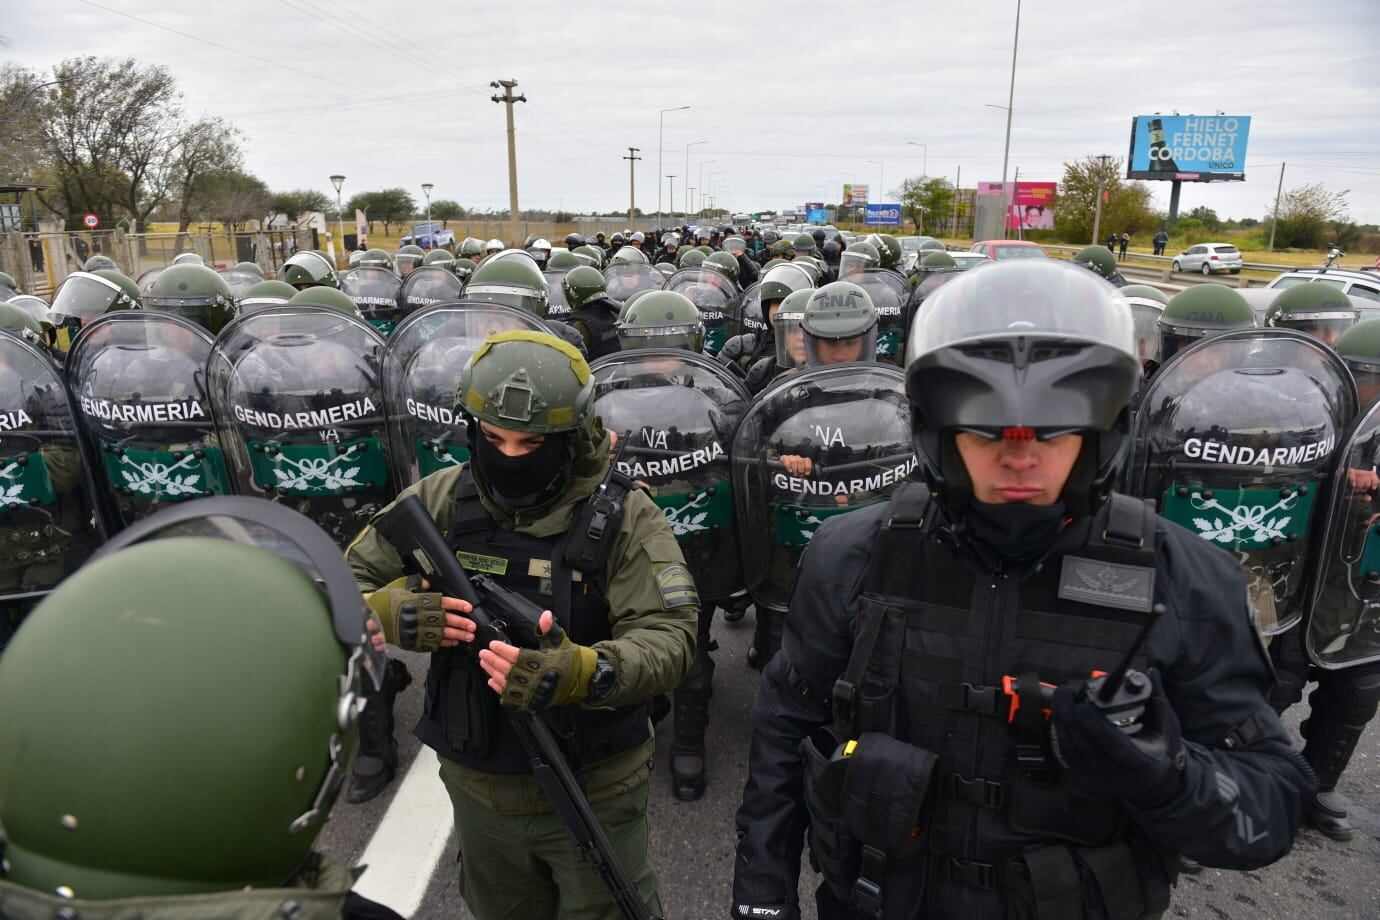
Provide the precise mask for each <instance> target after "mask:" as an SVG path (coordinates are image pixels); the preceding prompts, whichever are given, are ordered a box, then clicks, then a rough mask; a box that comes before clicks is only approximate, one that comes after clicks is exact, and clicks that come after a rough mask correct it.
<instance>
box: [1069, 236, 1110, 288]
mask: <svg viewBox="0 0 1380 920" xmlns="http://www.w3.org/2000/svg"><path fill="white" fill-rule="evenodd" d="M1073 261H1075V262H1077V263H1079V264H1080V265H1082V266H1084V267H1085V268H1090V269H1092V270H1093V271H1095V272H1097V273H1098V274H1099V275H1101V276H1102V277H1103V278H1106V279H1107V280H1108V281H1110V280H1111V279H1112V276H1113V275H1115V274H1116V273H1117V272H1116V256H1114V255H1112V251H1111V250H1110V249H1108V248H1107V247H1106V246H1103V245H1101V244H1100V243H1094V244H1093V245H1091V246H1084V247H1083V248H1082V249H1080V250H1078V254H1077V255H1076V256H1074V257H1073Z"/></svg>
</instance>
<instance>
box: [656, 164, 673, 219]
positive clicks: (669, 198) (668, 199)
mask: <svg viewBox="0 0 1380 920" xmlns="http://www.w3.org/2000/svg"><path fill="white" fill-rule="evenodd" d="M666 178H667V179H668V180H669V182H670V186H671V188H670V191H668V192H667V193H666V200H667V201H671V202H674V201H675V200H676V177H675V176H674V175H670V176H667V177H666ZM660 224H661V221H660V220H658V221H657V225H658V227H660Z"/></svg>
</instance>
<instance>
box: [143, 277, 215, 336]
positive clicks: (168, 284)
mask: <svg viewBox="0 0 1380 920" xmlns="http://www.w3.org/2000/svg"><path fill="white" fill-rule="evenodd" d="M144 309H145V310H156V311H158V312H159V313H173V314H176V315H177V316H181V317H182V318H183V319H189V320H191V321H192V322H194V323H198V324H199V325H201V326H203V327H205V328H206V330H207V331H208V332H210V333H211V334H212V335H215V334H217V333H218V332H220V330H221V328H222V327H223V326H224V325H225V324H226V323H228V322H230V320H232V319H234V318H235V312H236V311H235V295H234V294H233V293H232V292H231V290H230V285H228V284H226V283H225V279H224V278H222V277H221V276H220V275H219V274H217V273H216V272H214V271H212V270H211V269H209V268H207V267H206V266H204V265H171V266H169V267H168V269H167V271H165V272H163V274H161V275H159V276H158V280H157V281H155V282H153V287H151V288H149V292H148V293H147V294H145V295H144Z"/></svg>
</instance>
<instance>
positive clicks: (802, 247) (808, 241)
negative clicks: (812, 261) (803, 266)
mask: <svg viewBox="0 0 1380 920" xmlns="http://www.w3.org/2000/svg"><path fill="white" fill-rule="evenodd" d="M791 248H792V249H794V250H795V254H796V255H798V256H812V255H814V254H815V238H814V237H813V236H810V234H808V233H799V234H796V237H795V239H794V240H792V241H791Z"/></svg>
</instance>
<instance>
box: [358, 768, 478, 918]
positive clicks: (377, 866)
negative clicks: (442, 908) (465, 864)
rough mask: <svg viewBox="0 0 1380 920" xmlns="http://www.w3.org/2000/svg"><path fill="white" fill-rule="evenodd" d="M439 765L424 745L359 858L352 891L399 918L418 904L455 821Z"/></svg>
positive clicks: (410, 914) (408, 914) (406, 915)
mask: <svg viewBox="0 0 1380 920" xmlns="http://www.w3.org/2000/svg"><path fill="white" fill-rule="evenodd" d="M439 770H440V762H439V761H438V760H437V759H436V752H435V751H433V750H431V749H430V748H427V747H423V748H422V750H421V751H420V752H419V753H418V754H417V756H416V758H415V759H413V761H412V766H411V767H409V768H408V771H407V775H406V776H405V777H403V781H402V785H401V786H399V787H398V792H397V794H396V795H395V796H393V801H392V803H391V804H390V805H389V806H388V811H386V812H385V813H384V815H383V820H382V821H380V822H379V826H378V828H377V829H376V830H375V831H374V836H373V837H372V838H370V840H369V845H368V846H367V847H365V849H364V855H363V856H361V857H360V860H359V861H360V863H361V864H363V865H365V866H367V867H368V868H367V869H366V870H365V872H364V875H363V876H361V877H360V880H359V882H358V883H357V884H356V885H355V891H357V892H359V894H361V895H363V896H364V897H366V898H370V899H372V900H374V901H378V902H380V903H382V904H387V905H388V906H389V907H391V908H392V909H393V910H395V911H397V912H398V913H400V914H402V915H403V916H404V917H411V916H412V915H413V914H415V913H416V912H417V909H418V908H419V907H421V904H422V899H423V898H424V897H425V896H426V889H427V885H428V884H429V883H430V882H431V877H432V875H434V874H435V872H436V865H437V863H439V862H440V860H441V856H442V854H443V853H444V852H445V848H446V841H447V840H448V839H450V832H451V829H452V827H453V826H454V824H455V814H454V812H452V811H451V807H450V797H449V796H447V795H446V788H445V786H443V785H441V778H440V777H439V776H438V775H437V772H438V771H439Z"/></svg>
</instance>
